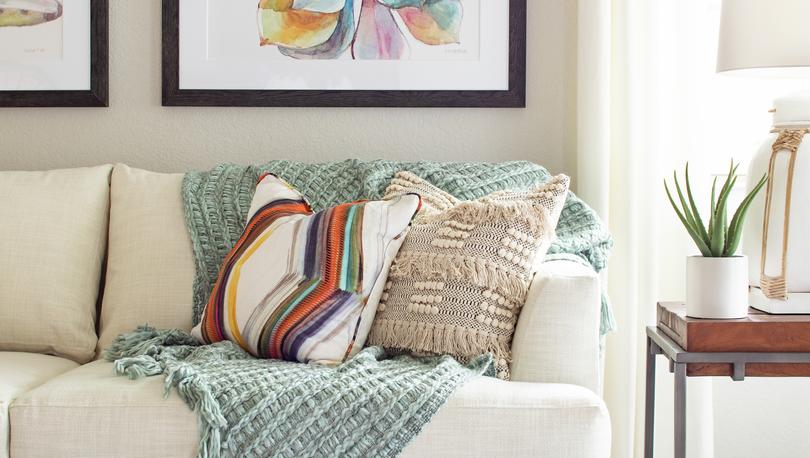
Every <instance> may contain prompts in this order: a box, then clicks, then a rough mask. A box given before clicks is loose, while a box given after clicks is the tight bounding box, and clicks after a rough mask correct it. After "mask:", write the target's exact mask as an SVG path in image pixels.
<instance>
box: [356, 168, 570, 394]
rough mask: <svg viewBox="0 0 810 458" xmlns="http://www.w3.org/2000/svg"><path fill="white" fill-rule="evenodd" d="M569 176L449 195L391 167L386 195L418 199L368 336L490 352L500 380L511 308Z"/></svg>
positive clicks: (547, 236) (405, 345) (429, 349)
mask: <svg viewBox="0 0 810 458" xmlns="http://www.w3.org/2000/svg"><path fill="white" fill-rule="evenodd" d="M568 183H569V179H568V177H567V176H565V175H557V176H555V177H553V178H552V179H551V181H549V182H548V183H546V184H544V185H542V186H540V187H538V188H536V189H534V190H531V191H527V192H497V193H493V194H490V195H488V196H486V197H483V198H481V199H478V200H474V201H459V200H458V199H456V198H454V197H453V196H451V195H449V194H447V193H445V192H444V191H441V190H440V189H438V188H436V187H435V186H433V185H431V184H430V183H427V182H426V181H424V180H422V179H421V178H419V177H417V176H415V175H413V174H411V173H409V172H400V173H398V174H397V175H396V176H395V178H394V180H393V181H392V183H391V186H389V188H388V189H387V191H386V196H385V197H386V198H390V197H395V196H398V195H401V194H405V193H409V192H412V193H417V194H420V195H421V196H422V202H423V207H422V210H420V212H419V214H418V215H417V217H416V218H415V219H414V220H413V223H412V228H411V230H410V232H409V233H408V235H407V237H406V238H405V242H404V243H403V245H402V248H400V250H399V253H398V254H397V257H396V259H395V260H394V263H393V265H392V266H391V270H390V272H389V275H388V281H387V284H386V287H385V290H384V291H383V294H382V298H381V301H380V304H379V307H378V309H377V316H376V318H375V321H374V325H373V326H372V330H371V335H370V337H369V341H368V343H369V344H371V345H381V346H383V347H387V348H396V349H402V350H408V351H412V352H416V353H428V354H450V355H453V356H455V357H456V358H459V359H460V360H462V361H464V360H467V359H469V358H472V357H475V356H478V355H480V354H482V353H486V352H491V353H493V354H494V355H495V359H496V361H497V371H498V377H500V378H503V379H509V363H510V362H511V359H512V358H511V343H512V335H513V334H514V329H515V325H516V324H517V319H518V315H519V314H520V308H521V307H522V306H523V303H524V301H525V299H526V293H527V291H528V289H529V284H530V282H531V279H532V272H533V266H534V262H535V258H538V257H539V258H540V259H542V258H543V257H544V256H545V254H546V251H547V250H548V247H549V245H550V244H551V242H552V241H553V239H554V228H555V227H556V224H557V219H558V218H559V215H560V211H561V210H562V207H563V204H564V203H565V198H566V195H567V191H568Z"/></svg>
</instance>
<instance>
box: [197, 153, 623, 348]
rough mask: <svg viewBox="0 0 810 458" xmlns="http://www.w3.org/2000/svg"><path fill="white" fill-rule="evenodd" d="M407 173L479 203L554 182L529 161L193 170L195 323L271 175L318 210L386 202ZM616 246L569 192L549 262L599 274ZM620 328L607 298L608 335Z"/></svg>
mask: <svg viewBox="0 0 810 458" xmlns="http://www.w3.org/2000/svg"><path fill="white" fill-rule="evenodd" d="M402 170H407V171H410V172H412V173H414V174H416V175H418V176H420V177H422V178H423V179H425V180H426V181H428V182H429V183H431V184H433V185H434V186H437V187H438V188H440V189H443V190H444V191H446V192H448V193H449V194H451V195H452V196H454V197H456V198H457V199H461V200H475V199H478V198H480V197H484V196H486V195H487V194H491V193H493V192H495V191H503V190H511V191H526V190H529V189H531V188H534V187H536V186H538V185H540V184H542V183H544V182H546V181H548V180H549V179H550V178H551V175H550V174H549V173H548V171H547V170H546V169H545V168H543V167H542V166H540V165H537V164H533V163H531V162H526V161H512V162H502V163H496V164H492V163H476V162H470V163H443V162H430V161H421V162H397V161H386V160H375V161H361V160H358V159H348V160H345V161H339V162H327V163H320V164H309V163H304V162H296V161H285V160H277V161H270V162H268V163H266V164H263V165H253V166H243V165H234V164H221V165H218V166H216V167H215V168H213V169H212V170H210V171H206V172H189V173H187V174H186V176H185V178H184V180H183V200H184V202H185V206H186V219H187V226H188V229H189V233H190V235H191V240H192V244H193V250H194V257H195V261H196V263H197V268H196V277H195V281H194V306H193V323H194V324H195V325H196V324H197V323H199V321H200V316H201V314H202V310H203V307H205V304H206V303H207V302H208V296H209V295H210V293H211V289H212V288H213V285H214V282H215V281H216V278H217V274H218V273H219V267H220V266H221V264H222V261H223V259H224V258H225V256H226V255H227V254H228V252H229V251H230V250H231V248H232V247H233V246H234V245H235V244H236V241H237V240H238V239H239V237H240V235H241V234H242V230H243V229H244V224H245V219H246V217H247V213H248V209H249V208H250V202H251V199H252V197H253V192H254V188H255V184H256V182H257V181H258V179H259V177H260V176H261V175H262V174H263V173H265V172H270V173H273V174H275V175H278V176H280V177H282V178H284V179H285V180H286V181H288V182H289V183H290V184H291V185H293V186H295V188H296V189H298V190H299V191H300V192H301V193H302V194H303V195H304V197H306V199H307V200H308V201H309V203H310V205H311V206H312V209H313V211H316V212H317V211H320V210H323V209H324V208H328V207H331V206H334V205H337V204H340V203H344V202H352V201H356V200H360V199H380V198H382V197H383V195H384V193H385V189H386V187H388V185H389V184H390V183H391V180H392V178H393V177H394V174H395V173H396V172H399V171H402ZM612 246H613V240H612V238H611V237H610V233H609V232H608V231H607V227H606V226H605V225H604V224H603V223H602V221H601V220H600V219H599V217H598V216H597V215H596V213H595V212H594V211H593V210H592V209H591V208H590V207H588V206H587V204H585V203H584V202H583V201H582V200H580V199H579V198H578V197H576V196H575V195H574V194H573V193H570V192H569V194H568V198H567V199H566V203H565V207H564V208H563V211H562V214H561V216H560V221H559V224H558V225H557V237H556V240H555V241H554V243H553V244H552V245H551V247H550V248H549V250H548V254H549V257H551V256H553V255H558V254H563V255H565V254H569V255H574V256H577V257H578V258H580V259H583V260H584V261H585V262H587V263H588V264H589V265H590V266H591V267H593V269H594V270H595V271H597V272H599V271H601V270H602V269H604V268H605V267H606V266H607V259H608V256H609V254H610V249H611V247H612ZM614 327H615V322H614V320H613V315H612V312H611V310H610V308H609V304H608V301H607V300H606V297H603V301H602V329H601V331H602V334H605V333H607V332H609V331H610V330H611V329H613V328H614Z"/></svg>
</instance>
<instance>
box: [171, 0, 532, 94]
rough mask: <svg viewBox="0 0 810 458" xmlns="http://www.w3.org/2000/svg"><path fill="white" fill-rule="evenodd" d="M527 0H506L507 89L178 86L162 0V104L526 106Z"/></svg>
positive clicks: (174, 0) (176, 58) (175, 47)
mask: <svg viewBox="0 0 810 458" xmlns="http://www.w3.org/2000/svg"><path fill="white" fill-rule="evenodd" d="M488 1H491V0H488ZM499 1H500V0H499ZM526 3H527V0H509V89H508V90H505V91H371V90H369V91H358V90H348V91H347V90H306V91H303V90H224V89H223V90H210V89H206V90H197V89H194V90H188V89H180V87H179V80H180V75H179V65H180V55H179V54H180V53H179V45H180V42H179V26H180V23H179V13H180V0H163V105H164V106H209V107H414V108H415V107H460V108H462V107H473V108H525V107H526Z"/></svg>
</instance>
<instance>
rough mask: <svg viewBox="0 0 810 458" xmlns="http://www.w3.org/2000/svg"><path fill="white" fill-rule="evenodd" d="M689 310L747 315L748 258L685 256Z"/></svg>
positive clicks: (711, 315)
mask: <svg viewBox="0 0 810 458" xmlns="http://www.w3.org/2000/svg"><path fill="white" fill-rule="evenodd" d="M686 314H687V315H689V316H691V317H694V318H714V319H733V318H743V317H745V316H747V315H748V258H747V257H745V256H733V257H729V258H706V257H703V256H689V257H688V258H686Z"/></svg>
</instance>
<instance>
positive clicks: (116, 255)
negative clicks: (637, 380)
mask: <svg viewBox="0 0 810 458" xmlns="http://www.w3.org/2000/svg"><path fill="white" fill-rule="evenodd" d="M66 173H67V174H68V175H67V176H69V177H71V179H76V177H77V176H78V177H81V176H83V174H87V176H88V177H93V179H94V180H96V182H98V184H94V185H88V186H87V187H86V188H87V189H83V193H82V194H81V195H77V196H72V195H71V196H70V197H64V198H65V199H69V200H70V202H71V203H72V206H73V207H74V208H73V211H72V212H71V213H65V214H60V213H59V212H65V211H66V209H65V208H63V207H64V205H61V206H59V207H58V208H54V209H50V208H45V207H47V206H48V205H54V204H53V203H52V201H53V196H48V195H36V194H38V193H39V194H42V193H44V194H47V193H48V192H54V191H53V190H54V189H59V188H60V186H61V187H63V189H65V191H64V192H67V193H70V190H71V189H73V187H70V188H68V187H64V186H65V185H64V184H63V183H60V180H62V179H64V176H63V175H65V174H66ZM99 176H102V177H106V179H105V180H99V179H98V177H99ZM38 181H42V182H43V183H47V185H42V186H40V185H38V184H37V183H38ZM181 182H182V175H181V174H158V173H152V172H147V171H143V170H137V169H132V168H129V167H127V166H125V165H116V166H114V167H111V166H107V167H101V168H99V167H97V168H88V169H78V170H73V171H56V172H53V173H30V174H22V175H20V174H19V173H15V172H0V230H2V231H5V232H6V234H0V235H3V236H2V237H0V255H3V257H0V319H2V318H4V317H5V318H6V324H3V322H2V321H0V457H2V456H7V455H10V456H11V457H13V458H22V457H50V456H67V457H74V456H75V457H125V456H126V457H130V456H131V457H134V456H181V457H189V456H194V455H195V454H196V451H197V443H198V435H197V421H196V416H195V414H194V413H193V412H192V411H191V410H189V408H188V407H187V406H186V405H185V404H184V403H183V401H182V400H180V399H179V397H178V396H177V395H176V394H174V393H172V394H171V395H169V396H168V398H165V399H164V397H163V380H162V377H151V378H148V379H143V380H138V381H131V380H128V379H126V378H124V377H117V376H115V375H114V374H113V372H112V365H111V364H110V363H108V362H106V361H103V360H101V359H100V353H101V351H102V350H103V349H104V348H105V347H106V346H107V345H109V343H110V342H111V341H112V339H113V338H114V337H115V336H116V335H117V334H118V333H120V332H124V331H128V330H131V329H132V328H134V327H135V326H137V325H139V324H143V323H148V324H150V325H153V326H156V327H178V328H183V329H189V328H190V326H191V321H190V316H189V315H190V307H191V306H190V304H191V292H192V281H193V274H194V262H193V257H192V253H191V244H190V239H189V237H188V235H187V233H186V229H185V226H184V216H183V205H182V200H181V197H180V187H181ZM20 183H23V185H21V184H20ZM25 183H27V184H25ZM26 186H27V187H26ZM94 186H95V188H97V193H98V195H97V196H90V197H88V189H89V190H91V191H92V190H93V189H94ZM22 188H25V189H26V191H25V193H22V192H19V194H20V195H17V194H18V190H20V189H22ZM31 194H35V195H34V196H31ZM82 199H88V200H90V201H91V204H86V203H85V202H83V201H82ZM99 200H101V201H102V202H108V204H109V206H108V207H107V206H106V205H100V204H98V203H97V202H98V201H99ZM16 206H25V207H27V208H17V207H16ZM76 208H83V209H85V211H84V213H83V214H82V215H80V216H79V217H76V216H75V213H76V212H75V209H76ZM108 208H109V210H107V209H108ZM38 212H39V213H43V212H49V213H54V212H56V214H57V217H58V218H61V219H60V220H59V221H52V223H53V224H50V225H48V224H38V223H40V222H41V220H43V219H44V218H41V217H40V216H38ZM87 214H92V215H90V216H88V215H87ZM66 215H67V216H66ZM4 217H5V218H6V219H5V220H4V219H3V218H4ZM26 218H28V219H30V220H31V221H33V222H35V224H33V225H32V226H29V227H28V228H27V229H24V228H23V225H24V224H23V223H25V221H26ZM79 218H81V219H82V221H80V222H77V219H79ZM20 219H22V220H23V221H22V222H19V220H20ZM11 220H13V221H17V223H15V224H16V225H15V224H12V223H10V222H9V221H11ZM87 221H92V222H98V221H103V222H102V223H98V224H96V223H94V224H95V225H96V226H99V225H100V227H94V226H88V225H87ZM57 223H58V224H57ZM79 223H82V224H84V226H81V230H80V231H73V232H71V231H70V230H66V229H65V227H67V228H68V229H69V228H70V227H71V225H74V224H79ZM65 232H68V233H70V234H72V235H70V237H68V238H67V239H64V237H66V236H65V235H64V233H65ZM82 238H90V239H92V240H81V239H82ZM43 240H45V241H44V242H43ZM54 240H56V241H54ZM57 242H58V243H57ZM99 243H100V244H101V245H102V246H105V247H106V249H105V250H104V252H106V268H104V267H103V266H104V262H103V258H104V256H100V255H99V254H98V253H96V252H95V251H93V250H89V251H90V253H88V250H87V249H82V250H73V251H71V244H79V245H80V246H97V245H99ZM4 244H6V246H4ZM8 244H13V245H8ZM43 244H45V245H48V244H50V245H49V246H52V247H51V248H50V249H49V252H48V254H47V257H46V259H44V260H43V259H40V258H41V257H45V256H46V255H45V254H44V253H43V254H42V256H39V255H38V253H37V249H38V248H37V247H41V246H42V245H43ZM82 244H84V245H82ZM21 247H29V249H27V250H23V249H22V248H21ZM54 247H55V248H54ZM41 249H43V250H44V248H41ZM54 250H55V251H57V252H56V253H53V251H54ZM60 250H61V251H60ZM23 252H25V255H24V256H23V254H21V253H23ZM63 253H67V254H65V255H64V257H65V262H69V263H71V265H74V264H77V267H76V268H75V269H74V270H75V272H74V271H72V272H73V273H72V274H71V275H61V274H60V273H59V272H61V270H58V269H57V270H56V271H55V272H56V273H52V274H49V275H50V277H49V278H50V282H48V283H45V284H43V285H42V287H41V288H39V289H37V288H33V287H31V288H32V289H31V288H21V287H20V284H24V283H25V282H35V281H44V280H45V279H38V278H37V276H41V275H43V274H42V273H41V272H39V270H38V268H37V265H36V264H37V262H48V263H49V264H56V265H57V268H58V267H59V265H58V264H59V262H60V256H61V255H62V254H63ZM54 256H56V257H55V258H54ZM15 257H16V258H15ZM20 263H22V264H24V265H23V266H22V267H20ZM26 263H27V264H26ZM26 269H27V270H26ZM11 272H13V273H14V275H15V277H14V278H16V280H15V283H14V284H12V285H9V284H4V283H3V282H4V280H3V278H7V274H9V273H11ZM21 272H22V273H21ZM26 272H31V273H30V275H28V274H26ZM97 272H103V275H101V276H100V277H101V279H99V276H98V275H97V274H96V273H97ZM85 274H86V275H85ZM60 275H61V276H60ZM83 275H84V277H82V276H83ZM94 276H95V280H94V281H95V283H93V284H94V285H96V286H95V290H90V291H88V287H87V285H86V284H87V283H88V282H90V281H91V280H93V279H94ZM28 277H31V278H28ZM63 277H64V278H63ZM74 277H76V278H74ZM79 277H81V278H79ZM77 278H79V279H78V280H77ZM99 285H101V286H99ZM29 286H30V285H29ZM48 288H54V289H52V290H49V289H48ZM57 289H58V290H57ZM599 291H600V289H599V279H598V277H597V275H596V274H595V273H594V272H593V271H591V270H590V269H588V268H585V267H583V266H581V265H579V264H577V263H573V262H568V261H553V262H547V263H545V264H544V266H543V268H542V269H541V270H540V271H539V272H538V273H537V274H536V276H535V278H534V281H533V282H532V286H531V290H530V293H529V299H528V301H527V303H526V306H525V308H524V309H523V311H522V314H521V316H520V319H519V322H518V326H517V329H516V334H515V338H514V343H513V349H514V363H513V365H512V372H513V380H512V381H509V382H505V381H501V380H497V379H494V378H488V377H479V378H477V379H475V380H473V381H472V382H470V383H468V384H467V385H465V386H464V387H463V388H461V389H460V390H459V391H458V392H456V393H455V394H454V395H453V397H452V398H451V399H450V400H449V402H448V403H447V404H446V405H445V406H444V407H443V408H442V409H441V410H440V411H439V413H438V414H437V415H436V416H435V417H434V419H433V420H432V421H431V422H430V423H429V424H428V426H427V427H426V428H425V430H424V431H423V432H422V433H421V434H420V435H419V436H418V437H417V438H416V439H415V440H414V441H413V442H412V443H411V444H410V445H409V446H408V447H407V449H406V450H405V453H404V455H405V456H414V457H419V456H435V457H449V456H465V457H469V456H482V457H493V456H533V457H538V456H550V457H601V456H609V454H610V420H609V416H608V412H607V410H606V408H605V404H604V402H603V401H602V399H600V397H599V396H598V395H597V394H596V393H598V392H599V388H600V370H599V337H598V329H599V316H600V313H599V310H600V299H599ZM101 293H103V294H101ZM20 295H22V298H20ZM4 296H5V297H4ZM54 297H56V298H58V299H59V301H60V302H59V304H61V303H63V302H64V303H71V304H73V303H75V304H78V307H79V308H80V312H76V313H77V314H78V315H82V313H84V312H86V311H88V310H89V312H87V313H86V315H87V320H91V322H95V321H98V323H97V330H96V331H95V332H93V331H92V330H91V331H90V333H91V335H89V336H88V335H82V336H80V337H81V339H78V340H79V341H82V342H83V341H84V340H86V339H87V338H90V339H91V340H92V343H93V344H95V345H96V348H95V359H94V360H91V361H87V360H88V359H93V356H92V354H93V353H92V351H91V352H90V353H87V354H88V355H90V356H89V357H83V356H81V355H82V353H81V352H78V353H76V352H67V351H66V350H63V349H62V348H61V346H60V345H61V344H62V343H64V342H65V341H67V340H70V339H69V338H68V337H64V338H62V337H60V339H59V340H58V341H57V342H56V343H53V342H50V343H48V345H46V346H45V347H44V348H45V349H44V350H42V349H37V347H36V345H35V344H36V343H37V342H34V344H26V345H22V344H20V343H19V342H23V341H26V339H31V338H32V337H31V334H32V332H28V333H27V334H20V333H21V332H23V331H24V330H20V329H19V328H20V327H25V326H31V325H32V324H31V322H32V321H33V322H39V323H41V324H42V325H44V322H46V321H47V322H50V321H55V322H56V323H51V324H50V326H51V328H49V329H52V331H47V332H45V333H44V335H42V336H38V337H37V336H35V337H34V339H36V338H43V339H46V340H47V338H48V337H49V336H53V335H54V334H55V333H57V334H58V333H59V332H61V330H60V329H59V323H60V322H62V321H63V320H58V319H55V318H57V317H58V313H63V311H62V310H61V309H59V312H58V313H57V312H54V313H53V314H52V313H51V312H50V311H48V309H45V310H43V309H42V307H43V305H42V304H46V305H47V304H48V303H49V302H48V301H49V300H52V299H53V298H54ZM97 297H103V299H102V300H101V301H100V312H98V313H96V308H95V299H96V298H97ZM19 301H24V302H28V303H18V302H19ZM87 301H92V303H90V304H85V303H84V302H87ZM50 307H53V305H51V306H50ZM82 307H84V308H82ZM54 310H55V309H54ZM29 312H30V313H37V314H39V315H40V316H36V317H33V320H28V321H25V318H26V317H25V316H22V317H21V316H20V315H15V313H16V314H20V313H23V314H24V313H29ZM96 317H97V318H98V319H97V320H96ZM14 320H17V321H16V323H18V324H17V325H16V326H15V327H14V330H13V332H12V331H9V332H11V334H12V335H16V336H21V337H13V338H8V337H7V338H6V339H5V340H4V338H3V336H2V334H3V333H6V331H7V326H8V323H9V322H15V321H14ZM21 320H22V321H21ZM85 321H86V320H85ZM19 323H22V324H19ZM4 326H5V327H4ZM85 327H86V326H85ZM77 329H79V330H80V331H81V332H84V331H82V329H83V328H82V327H81V326H78V327H77ZM91 329H92V328H91ZM15 333H16V334H15ZM33 334H36V333H35V332H34V333H33ZM85 334H86V333H85ZM7 335H9V334H8V333H7ZM83 339H84V340H83ZM32 345H33V346H32ZM2 350H12V351H2ZM19 350H22V351H19ZM91 350H92V348H91ZM40 353H56V354H58V355H61V356H52V355H46V354H40ZM76 354H80V356H76ZM69 358H70V359H69Z"/></svg>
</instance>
